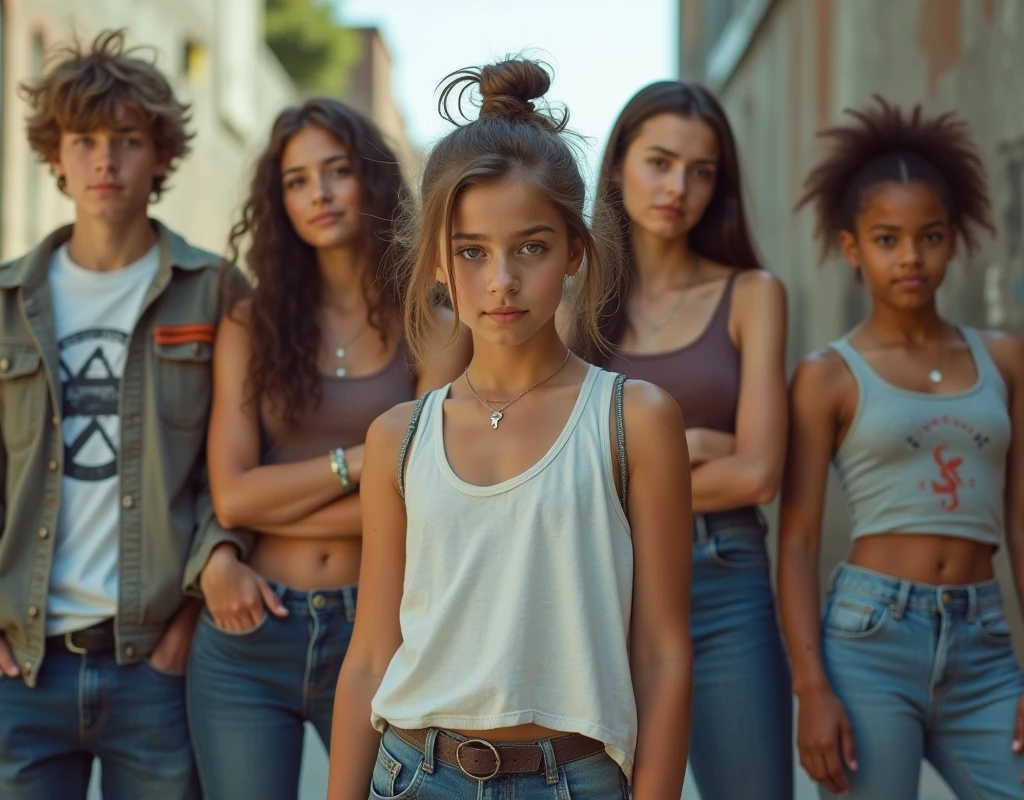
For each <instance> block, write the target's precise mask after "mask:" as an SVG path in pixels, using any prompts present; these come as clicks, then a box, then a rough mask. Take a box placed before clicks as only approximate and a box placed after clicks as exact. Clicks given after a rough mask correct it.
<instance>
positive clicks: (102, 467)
mask: <svg viewBox="0 0 1024 800" xmlns="http://www.w3.org/2000/svg"><path fill="white" fill-rule="evenodd" d="M127 343H128V335H127V334H126V333H124V332H123V331H117V330H112V329H110V328H90V329H89V330H84V331H79V332H77V333H74V334H71V335H70V336H66V337H64V338H63V339H61V340H60V342H59V343H58V345H57V346H58V348H59V350H60V373H61V374H60V381H61V390H62V394H63V409H62V413H63V416H64V419H63V430H64V474H65V475H66V476H67V477H69V478H74V479H75V480H79V481H88V482H95V481H104V480H107V479H108V478H112V477H114V476H115V475H117V444H116V441H117V428H118V424H119V422H118V418H117V395H118V390H119V389H120V386H121V375H120V365H121V364H123V363H124V354H125V348H126V346H127ZM114 365H116V367H115V366H114Z"/></svg>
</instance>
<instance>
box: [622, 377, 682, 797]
mask: <svg viewBox="0 0 1024 800" xmlns="http://www.w3.org/2000/svg"><path fill="white" fill-rule="evenodd" d="M624 407H625V423H626V430H627V442H628V457H629V475H630V478H629V492H628V508H629V522H630V527H631V529H632V534H633V558H634V567H633V614H632V620H631V623H630V631H631V644H630V661H631V669H632V675H633V692H634V694H635V697H636V704H637V719H638V722H639V731H638V738H637V750H636V753H637V754H636V764H635V768H634V772H633V798H634V800H648V799H649V798H664V797H678V796H679V794H680V792H682V788H683V776H684V774H685V772H686V756H685V754H686V752H687V751H688V749H689V740H690V720H691V711H692V682H693V651H692V648H691V644H690V574H691V559H692V547H691V543H690V539H689V537H685V536H680V534H679V532H680V531H681V530H686V531H688V530H689V529H690V524H691V512H690V496H689V491H688V488H689V485H690V481H689V472H690V462H689V457H688V455H687V452H686V433H685V431H684V430H683V420H682V416H681V415H680V413H679V406H678V405H677V404H676V402H675V400H673V399H672V398H671V397H669V396H668V395H667V394H665V393H664V392H662V391H661V390H660V389H657V388H655V387H654V386H652V385H651V384H647V383H639V382H630V383H627V384H626V392H625V398H624Z"/></svg>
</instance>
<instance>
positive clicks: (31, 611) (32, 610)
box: [28, 606, 39, 619]
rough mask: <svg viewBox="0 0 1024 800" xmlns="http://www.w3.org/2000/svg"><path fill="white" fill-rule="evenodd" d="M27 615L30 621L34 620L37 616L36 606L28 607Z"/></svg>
mask: <svg viewBox="0 0 1024 800" xmlns="http://www.w3.org/2000/svg"><path fill="white" fill-rule="evenodd" d="M28 615H29V616H30V617H32V619H35V618H36V617H38V616H39V609H38V608H37V607H36V606H29V607H28Z"/></svg>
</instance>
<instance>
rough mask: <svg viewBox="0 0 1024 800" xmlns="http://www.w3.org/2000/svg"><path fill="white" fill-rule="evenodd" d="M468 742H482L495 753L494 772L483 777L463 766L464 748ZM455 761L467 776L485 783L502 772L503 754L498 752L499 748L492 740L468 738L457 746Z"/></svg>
mask: <svg viewBox="0 0 1024 800" xmlns="http://www.w3.org/2000/svg"><path fill="white" fill-rule="evenodd" d="M467 744H482V745H483V746H484V747H486V748H487V749H488V750H490V751H491V752H492V753H494V772H492V773H491V774H490V775H484V776H483V777H481V776H479V775H474V774H473V773H472V772H470V771H469V770H467V769H466V768H465V767H464V766H462V748H463V747H465V746H466V745H467ZM455 761H456V762H457V763H458V765H459V769H460V770H462V774H463V775H465V776H466V777H467V778H473V780H477V781H480V782H481V783H483V782H484V781H489V780H490V779H491V778H493V777H495V776H496V775H497V774H498V773H499V772H501V754H500V753H499V752H498V748H497V747H495V746H494V745H493V744H491V743H490V742H488V741H485V740H483V739H467V740H466V741H464V742H460V743H459V746H458V747H456V748H455Z"/></svg>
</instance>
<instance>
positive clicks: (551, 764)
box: [538, 739, 558, 786]
mask: <svg viewBox="0 0 1024 800" xmlns="http://www.w3.org/2000/svg"><path fill="white" fill-rule="evenodd" d="M538 744H539V745H540V749H541V750H543V751H544V779H545V780H546V781H547V782H548V786H554V785H555V784H556V783H558V764H557V763H556V762H555V748H554V747H552V746H551V740H550V739H541V740H540V741H539V742H538Z"/></svg>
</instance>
